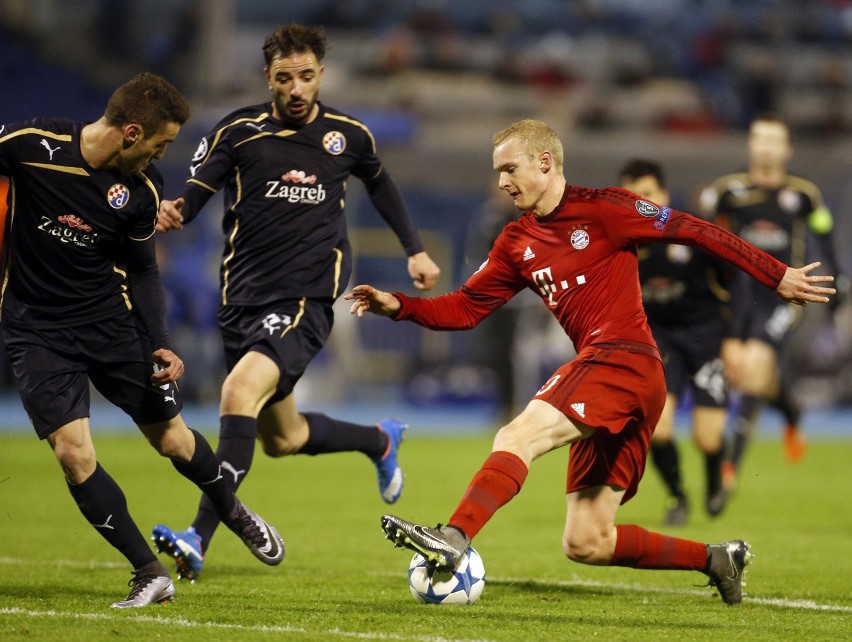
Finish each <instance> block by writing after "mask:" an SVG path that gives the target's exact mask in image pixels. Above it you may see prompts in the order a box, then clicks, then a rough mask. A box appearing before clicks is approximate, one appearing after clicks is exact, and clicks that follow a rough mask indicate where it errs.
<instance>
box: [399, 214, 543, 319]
mask: <svg viewBox="0 0 852 642" xmlns="http://www.w3.org/2000/svg"><path fill="white" fill-rule="evenodd" d="M505 234H506V233H505V231H504V232H503V234H501V235H500V236H499V237H498V238H497V240H496V241H495V242H494V247H493V248H492V249H491V252H490V253H489V255H488V259H487V260H486V261H485V263H483V264H482V265H481V266H480V267H479V269H478V270H477V271H476V272H474V273H473V274H472V275H471V276H470V278H469V279H468V280H467V282H466V283H465V284H464V285H463V286H461V287H460V288H459V289H458V290H456V291H455V292H451V293H449V294H442V295H441V296H437V297H433V298H430V299H424V298H421V297H409V296H406V295H404V294H402V293H401V292H394V293H393V295H394V296H395V297H396V298H397V299H399V301H400V303H401V304H402V307H401V308H400V310H399V312H398V313H397V314H396V315H395V316H394V317H393V318H394V320H396V321H414V322H415V323H417V324H419V325H422V326H424V327H426V328H430V329H431V330H469V329H470V328H473V327H475V326H476V325H478V324H479V322H480V321H482V320H483V319H484V318H485V317H487V316H488V315H489V314H491V313H492V312H493V311H494V310H496V309H497V308H499V307H500V306H501V305H503V304H504V303H506V301H508V300H509V299H511V298H512V297H513V296H515V294H517V293H518V292H520V291H521V290H522V289H524V288H525V287H526V285H527V284H526V283H524V282H522V281H520V280H519V279H518V276H517V273H516V271H515V269H514V267H513V266H512V265H511V264H510V263H509V262H507V261H506V260H505V259H504V257H505V256H506V253H505V252H504V251H503V248H504V246H505V245H506V241H505V239H504V236H505Z"/></svg>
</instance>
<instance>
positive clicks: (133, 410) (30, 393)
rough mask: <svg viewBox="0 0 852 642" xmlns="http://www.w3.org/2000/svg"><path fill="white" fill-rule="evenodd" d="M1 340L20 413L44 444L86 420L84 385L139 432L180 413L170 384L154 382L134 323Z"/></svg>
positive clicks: (16, 333)
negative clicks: (58, 431) (139, 428)
mask: <svg viewBox="0 0 852 642" xmlns="http://www.w3.org/2000/svg"><path fill="white" fill-rule="evenodd" d="M3 338H4V343H5V344H6V352H7V354H8V355H9V361H10V363H11V365H12V371H13V372H14V374H15V380H16V381H17V384H18V390H19V392H20V395H21V401H23V404H24V409H25V410H26V411H27V414H28V415H29V416H30V420H31V421H32V423H33V427H34V428H35V431H36V433H37V434H38V436H39V437H40V438H41V439H45V438H46V437H47V436H48V435H50V434H51V433H52V432H53V431H55V430H56V429H57V428H61V427H62V426H64V425H65V424H68V423H70V422H72V421H74V420H75V419H81V418H83V417H88V416H89V382H91V383H92V384H93V385H94V386H95V388H96V389H97V390H98V391H99V392H100V393H101V394H102V395H103V396H104V397H106V399H107V400H109V401H110V402H111V403H113V404H115V405H116V406H118V407H119V408H121V409H122V410H123V411H124V412H126V413H127V414H128V415H129V416H130V417H131V419H133V421H134V422H135V423H136V424H137V425H140V424H154V423H160V422H164V421H168V420H170V419H173V418H174V417H176V416H177V415H178V413H180V411H181V408H182V405H183V404H182V401H181V397H180V393H179V391H178V389H177V386H175V384H173V383H170V384H166V385H162V386H158V385H155V384H153V383H152V382H151V375H152V374H153V373H154V371H155V369H156V366H155V365H154V362H153V361H152V359H151V346H150V343H149V341H148V337H147V335H146V334H145V332H144V330H143V329H142V328H141V327H140V325H139V324H138V322H137V321H136V318H135V317H133V316H127V317H123V318H119V319H104V320H102V321H97V322H95V323H92V324H90V325H85V326H76V327H72V328H50V329H41V328H36V329H33V328H19V327H12V326H8V325H7V326H4V328H3Z"/></svg>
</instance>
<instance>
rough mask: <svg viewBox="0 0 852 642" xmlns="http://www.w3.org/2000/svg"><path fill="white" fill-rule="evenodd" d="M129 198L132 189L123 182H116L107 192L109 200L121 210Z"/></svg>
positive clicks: (115, 207)
mask: <svg viewBox="0 0 852 642" xmlns="http://www.w3.org/2000/svg"><path fill="white" fill-rule="evenodd" d="M129 200H130V190H129V189H127V186H125V185H122V184H121V183H116V184H115V185H113V186H112V187H110V188H109V191H108V192H107V201H108V202H109V204H110V205H111V206H112V207H113V208H114V209H117V210H120V209H121V208H122V207H124V206H125V205H127V201H129Z"/></svg>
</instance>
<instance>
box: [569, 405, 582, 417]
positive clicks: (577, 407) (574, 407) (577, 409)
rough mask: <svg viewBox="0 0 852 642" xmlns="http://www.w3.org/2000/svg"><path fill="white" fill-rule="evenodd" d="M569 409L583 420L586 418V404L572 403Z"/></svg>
mask: <svg viewBox="0 0 852 642" xmlns="http://www.w3.org/2000/svg"><path fill="white" fill-rule="evenodd" d="M571 409H572V410H573V411H574V412H576V413H577V414H578V415H580V417H582V418H583V419H585V418H586V404H584V403H572V404H571Z"/></svg>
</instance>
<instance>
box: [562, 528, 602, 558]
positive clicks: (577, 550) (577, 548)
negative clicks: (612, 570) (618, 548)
mask: <svg viewBox="0 0 852 642" xmlns="http://www.w3.org/2000/svg"><path fill="white" fill-rule="evenodd" d="M609 546H610V542H608V539H607V532H606V529H597V528H578V529H572V530H570V531H568V532H566V533H565V534H564V535H563V536H562V552H563V553H565V556H566V557H567V558H568V559H569V560H571V561H572V562H578V563H580V564H604V563H606V562H607V561H608V560H609V559H610V558H611V557H612V555H611V551H609V550H608V547H609Z"/></svg>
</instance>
